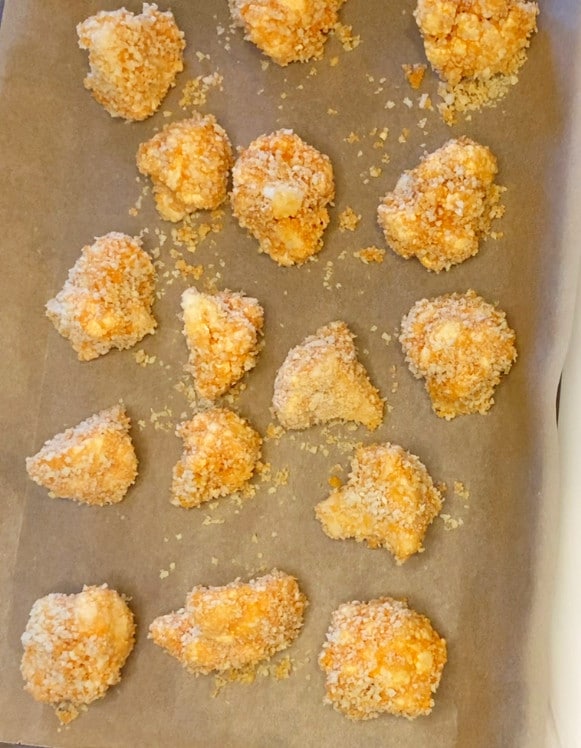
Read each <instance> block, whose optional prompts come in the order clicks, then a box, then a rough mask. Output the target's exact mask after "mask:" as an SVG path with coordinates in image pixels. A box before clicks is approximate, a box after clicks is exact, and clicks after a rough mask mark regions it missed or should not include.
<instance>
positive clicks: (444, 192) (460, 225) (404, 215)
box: [377, 138, 504, 273]
mask: <svg viewBox="0 0 581 748" xmlns="http://www.w3.org/2000/svg"><path fill="white" fill-rule="evenodd" d="M497 171H498V168H497V164H496V158H495V157H494V155H493V154H492V152H491V151H490V149H489V148H486V147H485V146H483V145H479V144H478V143H475V142H474V141H473V140H470V139H469V138H460V139H459V140H450V141H448V143H446V144H445V145H444V146H442V147H441V148H439V149H438V150H437V151H434V152H433V153H430V154H429V155H428V156H426V158H425V159H424V160H423V161H422V162H421V163H420V164H419V166H416V168H415V169H412V170H411V171H406V172H404V173H403V174H402V176H401V177H400V178H399V180H398V182H397V184H396V186H395V189H394V190H393V192H388V193H387V195H386V196H385V197H384V198H383V200H382V201H381V203H380V205H379V208H378V210H377V216H378V220H379V225H380V226H381V228H382V229H383V232H384V235H385V240H386V242H387V243H388V245H389V246H390V247H391V248H392V249H393V251H394V252H395V253H396V254H398V255H400V256H401V257H404V258H405V259H409V258H410V257H417V258H418V260H419V261H420V262H421V263H422V265H423V266H424V267H425V268H427V269H428V270H433V271H434V272H436V273H439V272H440V271H441V270H449V269H450V268H451V267H452V266H453V265H457V264H458V263H460V262H463V261H464V260H467V259H468V258H469V257H472V256H473V255H475V254H476V253H477V252H478V248H479V243H480V241H481V239H482V238H485V237H486V236H487V235H488V234H489V232H490V225H491V222H492V220H493V219H494V218H497V217H499V216H501V215H502V214H503V212H504V207H503V206H502V205H501V204H500V202H499V201H500V195H501V192H502V188H501V187H499V186H498V185H496V184H494V178H495V176H496V174H497Z"/></svg>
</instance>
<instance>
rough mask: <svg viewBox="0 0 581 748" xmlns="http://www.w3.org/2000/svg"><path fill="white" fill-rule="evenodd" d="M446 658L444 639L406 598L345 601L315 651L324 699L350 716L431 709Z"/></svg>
mask: <svg viewBox="0 0 581 748" xmlns="http://www.w3.org/2000/svg"><path fill="white" fill-rule="evenodd" d="M446 659H447V654H446V641H445V639H442V638H441V637H440V636H439V635H438V633H437V632H436V631H435V630H434V628H433V627H432V624H431V623H430V621H429V620H428V618H426V616H423V615H421V614H420V613H416V611H415V610H412V609H411V608H409V607H408V604H407V602H405V601H404V600H394V599H393V598H390V597H381V598H378V599H377V600H370V601H369V602H363V603H362V602H358V601H354V602H351V603H345V604H344V605H341V606H339V608H338V609H337V610H336V611H335V612H334V613H333V617H332V619H331V626H330V627H329V630H328V632H327V638H326V641H325V643H324V644H323V648H322V650H321V653H320V655H319V666H320V667H321V670H323V672H324V673H325V674H326V697H325V703H327V704H332V706H333V707H334V708H335V709H336V710H337V711H338V712H342V713H343V714H344V715H346V716H347V717H349V718H350V719H353V720H364V719H373V718H374V717H378V716H379V715H380V714H385V713H387V714H395V715H400V716H402V717H407V718H408V719H414V718H415V717H419V716H420V715H424V714H429V713H430V712H431V711H432V707H433V706H434V699H433V694H434V693H435V692H436V690H437V688H438V685H439V683H440V678H441V676H442V670H443V669H444V665H445V664H446Z"/></svg>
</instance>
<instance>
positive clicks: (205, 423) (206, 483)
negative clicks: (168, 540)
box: [171, 408, 262, 508]
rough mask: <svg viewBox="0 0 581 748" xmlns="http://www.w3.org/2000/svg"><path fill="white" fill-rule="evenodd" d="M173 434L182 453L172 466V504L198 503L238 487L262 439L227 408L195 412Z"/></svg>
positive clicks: (253, 466) (254, 460)
mask: <svg viewBox="0 0 581 748" xmlns="http://www.w3.org/2000/svg"><path fill="white" fill-rule="evenodd" d="M176 434H177V436H179V437H181V438H182V439H183V440H184V453H183V455H182V457H181V458H180V461H179V462H178V463H177V465H175V467H174V469H173V483H172V500H171V503H172V504H175V505H176V506H182V507H186V508H190V507H194V506H199V505H200V504H202V503H204V502H206V501H211V500H212V499H216V498H219V497H221V496H228V495H229V494H232V493H234V492H235V491H241V490H242V489H243V488H244V486H245V485H246V483H247V482H248V481H249V480H250V479H251V478H252V475H253V473H254V471H255V469H256V466H257V463H258V461H259V459H260V447H261V444H262V439H261V438H260V435H259V434H258V433H257V432H256V431H255V430H254V429H253V428H252V427H251V426H250V425H249V424H248V422H247V421H245V420H244V419H243V418H241V417H240V416H238V415H236V413H233V412H232V411H231V410H228V409H226V408H212V409H210V410H206V411H204V412H201V413H197V414H196V415H195V416H194V417H193V418H192V420H191V421H185V422H184V423H181V424H180V425H179V426H178V428H177V431H176Z"/></svg>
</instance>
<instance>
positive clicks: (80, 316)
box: [46, 232, 157, 361]
mask: <svg viewBox="0 0 581 748" xmlns="http://www.w3.org/2000/svg"><path fill="white" fill-rule="evenodd" d="M154 295H155V270H154V267H153V263H152V261H151V259H150V257H149V255H148V254H147V252H145V251H144V250H143V249H141V239H139V238H132V237H130V236H126V235H125V234H119V233H117V232H111V233H109V234H106V235H105V236H101V237H99V238H97V239H95V243H94V244H92V245H90V246H86V247H83V249H82V250H81V256H80V257H79V259H78V260H77V261H76V263H75V264H74V265H73V267H72V268H71V270H70V271H69V276H68V279H67V280H66V282H65V284H64V286H63V288H62V290H61V291H59V293H58V294H57V295H56V297H55V298H54V299H50V301H48V302H47V304H46V316H47V317H48V318H49V319H50V321H51V322H52V323H53V325H54V326H55V327H56V329H57V331H58V332H59V333H60V334H61V335H62V336H63V337H64V338H66V339H67V340H69V341H70V342H71V345H72V347H73V349H74V350H75V351H76V353H77V355H78V358H79V360H80V361H90V360H91V359H93V358H97V357H98V356H101V355H103V354H105V353H107V352H108V351H110V350H111V348H118V349H120V350H123V349H125V348H131V347H132V346H134V345H135V344H136V343H138V342H139V341H140V340H141V339H142V338H143V337H145V335H149V334H151V333H152V332H153V331H154V330H155V328H156V325H157V323H156V321H155V319H154V317H153V315H152V313H151V307H152V306H153V301H154Z"/></svg>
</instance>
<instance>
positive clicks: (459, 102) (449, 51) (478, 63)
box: [414, 0, 539, 124]
mask: <svg viewBox="0 0 581 748" xmlns="http://www.w3.org/2000/svg"><path fill="white" fill-rule="evenodd" d="M538 13H539V6H538V5H537V3H536V2H532V1H531V2H529V0H418V4H417V8H416V10H415V12H414V16H415V19H416V22H417V24H418V26H419V29H420V32H421V34H422V36H423V39H424V47H425V50H426V56H427V58H428V60H429V62H430V64H431V65H432V67H433V68H434V70H435V71H436V72H437V73H438V75H439V76H440V78H441V79H442V80H443V81H444V83H443V84H442V85H441V86H440V89H439V93H440V95H441V96H442V97H443V104H442V106H441V107H440V111H441V112H442V114H443V115H444V118H445V119H446V121H448V122H449V123H450V124H452V123H453V122H454V120H455V115H456V112H465V111H468V110H471V109H480V108H481V107H482V106H487V105H490V104H494V102H495V101H496V100H498V99H499V98H501V97H502V96H504V95H505V94H506V92H507V91H508V89H509V88H510V86H511V85H514V84H515V83H516V82H517V81H518V78H517V73H518V71H519V70H520V68H521V67H522V66H523V64H524V63H525V61H526V50H527V48H528V47H529V45H530V38H531V36H532V34H533V33H534V32H535V31H536V28H537V25H536V19H537V15H538Z"/></svg>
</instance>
